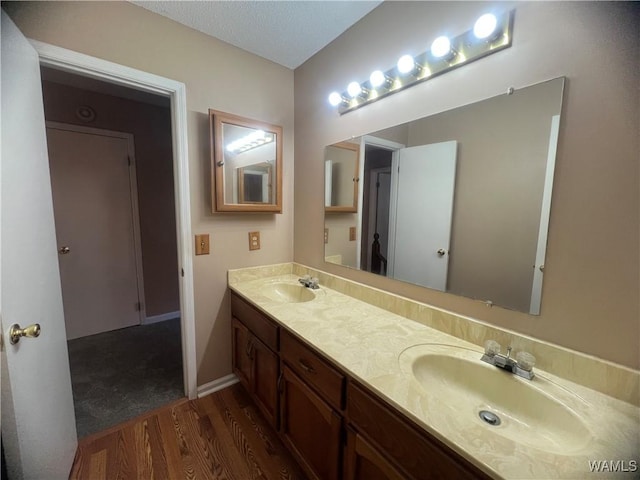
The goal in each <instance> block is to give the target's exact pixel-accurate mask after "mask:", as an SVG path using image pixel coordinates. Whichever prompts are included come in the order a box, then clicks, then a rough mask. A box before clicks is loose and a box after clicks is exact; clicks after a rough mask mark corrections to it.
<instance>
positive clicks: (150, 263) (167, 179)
mask: <svg viewBox="0 0 640 480" xmlns="http://www.w3.org/2000/svg"><path fill="white" fill-rule="evenodd" d="M42 94H43V99H44V111H45V118H46V120H47V121H53V122H62V123H68V124H74V125H82V126H86V127H91V128H102V129H105V130H114V131H118V132H127V133H132V134H133V136H134V139H133V142H134V146H135V155H136V179H137V182H138V210H139V213H140V241H141V244H142V271H143V275H144V277H143V280H144V299H143V301H144V304H145V315H146V316H147V317H150V316H153V315H161V314H164V313H169V312H175V311H177V310H180V296H179V293H178V253H177V250H176V248H177V247H176V235H175V231H176V215H175V203H174V195H173V153H172V147H171V112H170V110H169V108H168V107H160V106H156V105H149V104H147V103H141V102H135V101H132V100H127V99H124V98H118V97H113V96H111V95H103V94H100V93H96V92H91V91H88V90H82V89H79V88H74V87H70V86H66V85H61V84H59V83H53V82H47V81H45V82H43V85H42ZM80 105H88V106H90V107H91V108H93V109H94V111H95V112H96V118H95V120H94V121H92V122H89V123H87V122H83V121H80V120H78V118H77V117H76V114H75V112H76V108H78V107H79V106H80Z"/></svg>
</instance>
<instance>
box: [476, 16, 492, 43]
mask: <svg viewBox="0 0 640 480" xmlns="http://www.w3.org/2000/svg"><path fill="white" fill-rule="evenodd" d="M497 26H498V19H497V18H496V16H495V15H494V14H492V13H485V14H484V15H482V16H481V17H480V18H478V20H476V23H475V24H474V25H473V34H474V35H475V37H476V38H477V39H478V40H485V39H486V40H494V39H495V37H496V36H495V35H494V34H495V32H496V27H497Z"/></svg>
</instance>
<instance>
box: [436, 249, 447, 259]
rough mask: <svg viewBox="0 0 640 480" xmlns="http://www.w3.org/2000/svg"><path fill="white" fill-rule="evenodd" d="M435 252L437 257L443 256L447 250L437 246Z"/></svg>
mask: <svg viewBox="0 0 640 480" xmlns="http://www.w3.org/2000/svg"><path fill="white" fill-rule="evenodd" d="M436 253H437V254H438V256H439V257H444V255H445V254H446V253H447V251H446V250H445V249H444V248H439V249H438V251H437V252H436Z"/></svg>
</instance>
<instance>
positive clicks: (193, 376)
mask: <svg viewBox="0 0 640 480" xmlns="http://www.w3.org/2000/svg"><path fill="white" fill-rule="evenodd" d="M29 42H30V43H31V45H32V46H33V47H34V48H35V49H36V51H37V52H38V55H39V57H40V65H43V66H47V67H51V68H55V69H58V70H64V71H67V72H70V73H75V74H77V75H81V76H85V77H90V78H94V79H98V80H102V81H106V82H109V83H113V84H116V85H121V86H124V87H129V88H133V89H135V90H142V91H145V92H149V93H154V94H157V95H162V96H164V97H168V98H169V99H170V101H171V137H172V146H173V177H174V190H175V208H176V230H177V232H176V234H177V247H178V248H177V250H178V268H179V269H180V276H179V277H178V279H179V291H180V317H181V318H180V323H181V333H182V366H183V378H184V390H185V394H186V395H187V396H188V397H189V398H190V399H194V398H196V397H197V364H196V335H195V301H194V280H193V246H192V242H191V204H190V201H191V196H190V186H189V156H188V142H187V95H186V85H185V84H184V83H182V82H178V81H176V80H172V79H169V78H165V77H161V76H159V75H155V74H152V73H148V72H144V71H142V70H137V69H135V68H131V67H127V66H124V65H120V64H117V63H113V62H109V61H107V60H102V59H100V58H96V57H92V56H90V55H85V54H83V53H79V52H75V51H73V50H68V49H66V48H62V47H58V46H55V45H51V44H48V43H44V42H40V41H38V40H32V39H29Z"/></svg>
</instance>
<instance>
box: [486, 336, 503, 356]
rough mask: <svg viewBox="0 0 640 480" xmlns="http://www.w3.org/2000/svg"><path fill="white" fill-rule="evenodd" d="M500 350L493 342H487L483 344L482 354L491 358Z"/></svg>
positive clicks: (498, 345) (496, 343) (497, 344)
mask: <svg viewBox="0 0 640 480" xmlns="http://www.w3.org/2000/svg"><path fill="white" fill-rule="evenodd" d="M500 348H501V347H500V344H499V343H498V342H496V341H495V340H487V341H486V342H484V353H485V355H488V356H489V357H493V356H494V355H497V354H498V353H500Z"/></svg>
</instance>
